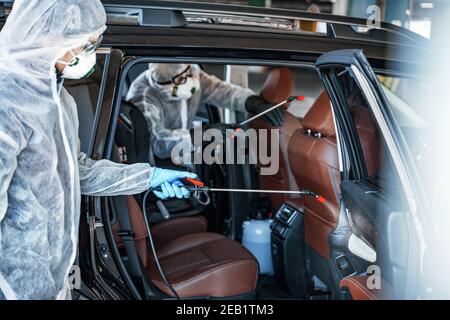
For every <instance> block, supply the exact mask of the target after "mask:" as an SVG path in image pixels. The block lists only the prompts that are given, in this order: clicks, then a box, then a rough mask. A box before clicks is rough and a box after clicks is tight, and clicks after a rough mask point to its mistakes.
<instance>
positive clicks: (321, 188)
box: [288, 92, 340, 258]
mask: <svg viewBox="0 0 450 320" xmlns="http://www.w3.org/2000/svg"><path fill="white" fill-rule="evenodd" d="M302 125H303V128H301V129H298V130H297V131H296V132H295V133H294V135H293V136H292V139H291V141H290V143H289V147H288V153H289V160H290V165H291V169H292V172H293V175H294V177H295V179H296V181H297V184H298V187H299V188H300V189H309V190H311V191H313V192H316V193H318V194H320V195H322V196H323V197H325V199H327V200H328V201H326V202H325V203H320V202H318V201H315V199H312V198H310V197H306V198H304V213H305V241H306V243H307V244H308V245H310V246H311V247H312V248H313V249H314V250H315V251H316V252H318V253H319V254H320V255H321V256H323V257H324V258H328V257H329V247H328V234H329V232H330V231H332V230H334V229H335V228H336V226H337V222H338V218H339V202H338V195H339V193H340V189H339V184H340V172H339V160H338V150H337V144H336V134H335V127H334V120H333V114H332V110H331V104H330V101H329V99H328V95H327V94H326V93H325V92H323V93H322V94H321V95H320V96H319V97H318V98H317V100H316V101H315V103H314V104H313V106H312V107H311V109H310V110H309V111H308V113H307V114H306V115H305V117H304V119H303V122H302Z"/></svg>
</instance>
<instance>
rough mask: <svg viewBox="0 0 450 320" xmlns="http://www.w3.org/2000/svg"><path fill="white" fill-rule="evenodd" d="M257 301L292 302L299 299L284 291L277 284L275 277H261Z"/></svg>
mask: <svg viewBox="0 0 450 320" xmlns="http://www.w3.org/2000/svg"><path fill="white" fill-rule="evenodd" d="M256 299H257V300H291V299H298V297H295V296H293V295H291V294H289V293H288V292H287V291H286V290H284V289H283V288H282V287H281V286H280V285H279V284H278V282H277V280H276V278H275V276H269V275H260V276H259V281H258V293H257V296H256Z"/></svg>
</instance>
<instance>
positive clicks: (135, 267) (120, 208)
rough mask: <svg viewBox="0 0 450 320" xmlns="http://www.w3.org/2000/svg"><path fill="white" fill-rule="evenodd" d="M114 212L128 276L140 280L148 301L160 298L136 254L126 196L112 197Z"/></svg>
mask: <svg viewBox="0 0 450 320" xmlns="http://www.w3.org/2000/svg"><path fill="white" fill-rule="evenodd" d="M113 203H114V206H113V208H114V210H115V211H116V215H117V218H118V220H119V226H120V231H119V232H118V235H119V236H120V238H121V239H122V242H123V244H124V246H125V251H126V253H127V256H128V265H129V267H130V274H131V276H132V277H133V278H135V279H140V280H141V285H142V287H143V288H144V291H145V295H146V297H147V298H150V299H160V298H161V296H160V295H159V294H158V291H157V290H156V289H155V288H154V287H153V285H152V284H151V283H150V282H149V281H148V278H147V274H146V273H144V268H143V265H142V262H141V259H140V258H139V256H138V254H137V249H136V244H135V242H134V236H135V234H134V232H133V228H132V226H131V222H130V216H129V212H128V206H127V202H126V196H116V197H113Z"/></svg>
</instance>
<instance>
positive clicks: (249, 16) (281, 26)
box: [0, 0, 427, 46]
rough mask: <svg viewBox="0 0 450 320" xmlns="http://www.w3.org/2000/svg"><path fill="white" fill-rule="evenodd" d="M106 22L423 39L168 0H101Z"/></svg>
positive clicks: (347, 21)
mask: <svg viewBox="0 0 450 320" xmlns="http://www.w3.org/2000/svg"><path fill="white" fill-rule="evenodd" d="M101 1H102V3H103V5H104V6H105V10H106V13H107V16H108V24H109V25H135V26H143V27H152V26H153V27H184V26H186V25H188V24H211V25H213V24H216V25H228V26H229V25H231V26H233V25H234V26H240V27H263V28H264V27H265V28H267V29H277V30H281V31H286V32H298V33H302V34H304V33H305V32H306V33H308V34H314V32H310V31H304V30H302V28H301V23H302V22H303V21H310V22H318V23H325V24H326V25H327V27H326V33H325V34H321V33H317V34H318V35H322V36H327V37H329V38H335V39H345V40H356V41H367V42H381V43H395V44H397V45H412V46H423V45H426V43H427V39H426V38H424V37H422V36H420V35H418V34H417V33H414V32H412V31H410V30H407V29H405V28H402V27H399V26H396V25H393V24H390V23H386V22H380V25H379V26H378V27H376V28H370V27H368V24H367V20H365V19H361V18H354V17H346V16H338V15H331V14H324V13H310V12H304V11H298V10H287V9H273V8H263V7H249V6H240V5H223V4H216V3H213V4H211V3H199V2H190V1H189V2H184V1H171V0H101ZM13 3H14V0H0V20H4V18H5V17H7V16H8V14H9V12H10V10H11V6H12V4H13Z"/></svg>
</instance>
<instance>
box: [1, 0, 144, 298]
mask: <svg viewBox="0 0 450 320" xmlns="http://www.w3.org/2000/svg"><path fill="white" fill-rule="evenodd" d="M105 23H106V15H105V11H104V8H103V6H102V4H101V3H100V1H99V0H45V1H43V0H16V1H15V3H14V6H13V9H12V11H11V14H10V16H9V17H8V19H7V22H6V24H5V26H4V28H3V30H2V31H1V33H0V297H2V296H3V297H4V298H6V299H64V298H65V295H66V293H67V279H68V273H69V270H70V268H71V266H72V263H73V262H74V259H75V254H76V247H77V240H78V223H79V215H80V194H86V195H97V196H101V195H116V194H121V195H123V194H135V193H139V192H143V191H145V190H147V189H148V188H149V185H150V178H151V174H152V168H151V167H150V166H149V165H148V164H135V165H129V166H126V165H122V164H117V163H113V162H110V161H107V160H102V161H93V160H91V159H88V158H87V157H86V155H84V154H82V153H78V138H77V135H78V118H77V112H76V105H75V101H74V100H73V98H72V97H71V96H70V95H69V94H68V93H67V92H66V91H65V90H64V89H62V88H61V85H58V83H57V79H56V72H55V62H56V60H57V59H58V58H60V57H62V56H63V55H64V53H65V52H67V51H69V50H70V49H74V48H77V47H80V46H83V45H84V44H86V43H87V41H88V39H89V36H91V35H98V34H101V33H102V32H103V31H104V30H105Z"/></svg>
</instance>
